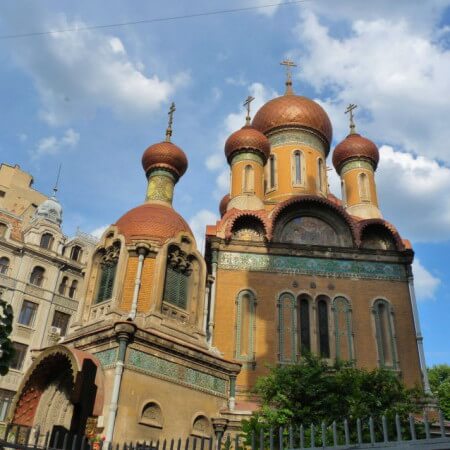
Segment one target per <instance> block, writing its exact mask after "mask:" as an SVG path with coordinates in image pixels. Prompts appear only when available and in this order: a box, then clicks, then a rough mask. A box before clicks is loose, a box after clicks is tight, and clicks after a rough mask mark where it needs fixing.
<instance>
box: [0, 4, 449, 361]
mask: <svg viewBox="0 0 450 450" xmlns="http://www.w3.org/2000/svg"><path fill="white" fill-rule="evenodd" d="M268 3H274V2H271V1H264V0H228V1H227V2H224V1H221V2H220V1H201V0H198V1H197V0H193V1H190V2H181V1H175V0H166V1H160V0H152V1H151V2H150V1H143V0H135V1H133V2H124V1H115V0H109V1H108V2H100V1H98V2H92V1H78V2H71V1H58V2H55V1H48V0H42V1H40V2H31V1H30V2H25V1H21V0H17V1H15V2H2V3H1V4H0V37H1V36H5V35H11V34H21V33H28V32H35V31H47V30H59V29H66V28H77V27H78V28H79V27H84V26H92V25H102V24H108V23H118V22H127V21H136V20H142V19H152V18H159V17H170V16H180V15H184V14H193V13H197V12H200V13H201V12H207V11H214V10H222V9H230V8H240V7H248V6H258V5H265V4H268ZM449 47H450V0H428V1H427V2H419V1H416V2H411V0H397V1H396V2H392V1H390V0H377V1H375V2H361V1H358V0H341V1H339V2H336V1H335V0H310V1H305V2H303V3H299V4H296V5H285V6H281V7H271V8H263V9H259V10H252V11H247V12H240V13H230V14H222V15H214V16H208V17H197V18H190V19H185V20H172V21H165V22H158V23H151V24H141V25H133V26H126V27H117V28H102V29H94V30H88V31H78V32H71V33H58V34H52V35H46V36H34V37H26V38H25V37H23V38H15V39H0V67H1V69H0V99H1V101H2V107H1V108H0V152H1V160H2V161H3V162H6V163H9V164H16V163H17V164H19V165H20V166H21V167H22V168H23V169H24V170H26V171H29V172H31V173H32V174H33V175H34V178H35V187H36V188H37V189H39V190H42V191H44V192H46V193H50V192H51V189H52V185H53V183H54V180H55V177H56V172H57V168H58V165H59V164H60V163H62V165H63V168H62V177H61V184H60V191H59V198H60V200H61V202H62V204H63V206H64V230H65V232H66V233H67V234H71V233H73V232H74V231H75V230H76V228H77V227H80V228H81V229H83V230H84V231H88V232H97V233H98V232H99V230H101V229H102V227H104V226H106V225H108V224H110V223H113V222H115V221H116V220H117V219H118V218H119V217H120V216H121V215H122V214H123V213H124V212H125V211H127V210H128V209H130V208H131V207H133V206H135V205H137V204H139V203H140V202H142V200H143V198H144V194H145V188H146V180H145V176H144V173H143V171H142V169H141V166H140V158H141V155H142V152H143V151H144V150H145V148H146V147H147V146H148V145H150V144H152V143H154V142H157V141H160V140H162V139H163V137H164V131H165V127H166V123H167V109H168V106H169V104H170V102H171V101H175V102H176V105H177V111H176V113H175V118H174V134H173V141H174V142H175V143H177V144H178V145H180V146H181V147H182V148H183V149H184V150H185V152H186V154H187V155H188V158H189V169H188V172H187V174H186V175H185V176H184V177H183V178H182V180H181V181H180V182H179V184H178V185H177V188H176V196H175V207H176V209H177V210H178V211H179V212H180V213H181V214H182V215H183V216H184V217H186V218H187V219H188V220H189V222H190V223H191V226H192V228H193V230H194V232H195V233H196V235H197V236H201V233H202V231H203V229H204V225H205V224H206V223H207V222H209V223H212V222H213V221H214V220H215V217H216V216H217V205H218V203H219V201H220V198H221V197H222V196H223V194H224V193H225V192H226V191H227V183H228V168H227V166H226V163H225V159H224V157H223V144H224V141H225V139H226V137H227V135H228V134H230V133H231V132H232V131H234V130H235V129H237V128H238V127H240V126H242V124H243V121H244V112H243V110H242V107H241V104H242V102H243V100H244V99H245V98H246V97H247V95H249V94H251V95H253V96H254V97H256V100H255V102H254V106H255V107H256V108H257V107H259V106H260V105H261V104H262V103H263V102H264V101H267V100H268V99H270V98H271V97H273V96H276V95H277V94H280V93H281V92H282V91H283V80H284V73H283V71H282V69H281V67H280V65H279V62H280V61H281V60H282V59H284V58H285V57H291V58H293V59H295V60H296V61H297V62H298V68H297V69H296V70H295V72H294V86H295V90H296V92H297V93H300V94H302V95H306V96H309V97H311V98H314V99H316V100H317V101H319V102H320V103H321V104H322V105H323V106H324V107H325V109H326V110H327V112H328V113H329V115H330V117H331V120H332V122H333V126H334V144H336V143H337V142H339V140H341V139H342V138H343V137H345V135H346V132H347V121H346V117H345V115H344V114H343V110H344V109H345V106H346V105H347V104H348V103H350V102H352V103H357V104H358V105H359V108H358V111H357V115H356V122H357V129H358V131H360V132H361V133H362V134H364V135H366V136H367V137H369V138H370V139H372V140H374V141H375V142H376V143H377V145H378V146H379V147H380V153H381V162H380V166H379V169H378V171H377V184H378V193H379V197H380V204H381V208H382V211H383V214H384V216H385V218H386V219H387V220H389V221H391V222H392V223H394V224H395V225H396V226H397V227H398V229H399V231H400V232H401V234H402V236H403V237H405V238H408V239H410V240H411V241H412V243H413V245H414V248H415V251H416V262H415V265H414V270H415V278H416V289H417V295H418V298H419V309H420V313H421V320H422V327H423V332H424V335H425V349H426V354H427V362H428V364H435V363H441V362H446V363H450V347H449V342H450V327H448V325H447V324H448V319H449V315H450V295H449V293H448V292H449V287H450V283H449V281H448V280H449V273H450V268H449V265H448V264H447V258H446V257H447V255H448V254H449V251H450V196H449V195H448V192H449V190H450V167H449V163H450V147H449V146H448V142H449V141H450V127H449V126H448V121H449V117H450V101H449V98H450V97H449V93H450V77H449V76H448V74H449V73H450V50H449ZM329 164H330V165H331V161H329ZM330 175H331V176H330V186H331V189H332V191H333V192H334V193H335V194H336V195H339V184H338V179H337V176H336V175H335V174H334V172H330ZM200 240H201V238H199V241H200ZM199 243H200V244H201V242H199Z"/></svg>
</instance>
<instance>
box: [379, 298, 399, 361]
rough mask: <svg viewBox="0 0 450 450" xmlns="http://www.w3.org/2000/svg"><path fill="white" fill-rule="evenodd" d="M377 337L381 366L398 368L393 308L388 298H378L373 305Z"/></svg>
mask: <svg viewBox="0 0 450 450" xmlns="http://www.w3.org/2000/svg"><path fill="white" fill-rule="evenodd" d="M373 312H374V315H375V329H376V337H377V347H378V358H379V362H380V366H381V367H390V368H396V366H397V362H396V357H395V356H396V349H395V337H394V329H393V324H392V308H391V306H390V304H389V303H388V302H387V301H386V300H377V301H376V302H375V304H374V307H373Z"/></svg>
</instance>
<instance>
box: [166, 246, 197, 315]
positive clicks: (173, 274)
mask: <svg viewBox="0 0 450 450" xmlns="http://www.w3.org/2000/svg"><path fill="white" fill-rule="evenodd" d="M191 273H192V261H191V260H190V258H189V257H188V255H186V253H184V252H183V251H181V250H180V249H179V248H178V247H176V246H173V247H171V248H170V249H169V254H168V256H167V266H166V279H165V283H164V301H165V302H168V303H171V304H172V305H175V306H177V307H178V308H182V309H187V304H188V294H189V284H190V279H191Z"/></svg>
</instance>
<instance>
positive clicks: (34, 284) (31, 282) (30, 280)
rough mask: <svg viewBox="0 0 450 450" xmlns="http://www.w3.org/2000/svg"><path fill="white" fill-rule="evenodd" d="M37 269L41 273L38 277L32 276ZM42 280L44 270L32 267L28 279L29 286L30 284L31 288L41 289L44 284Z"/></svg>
mask: <svg viewBox="0 0 450 450" xmlns="http://www.w3.org/2000/svg"><path fill="white" fill-rule="evenodd" d="M37 269H42V273H41V274H40V275H34V274H35V271H36V270H37ZM36 277H38V278H36ZM35 279H36V280H37V281H38V283H35V282H34V281H33V280H35ZM44 279H45V268H44V267H42V266H34V267H33V270H32V271H31V273H30V277H29V284H32V285H33V286H36V287H42V285H43V284H44Z"/></svg>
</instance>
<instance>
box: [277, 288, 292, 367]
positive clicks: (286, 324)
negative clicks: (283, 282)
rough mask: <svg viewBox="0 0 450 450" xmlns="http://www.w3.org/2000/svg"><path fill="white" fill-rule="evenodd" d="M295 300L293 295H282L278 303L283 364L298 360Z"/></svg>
mask: <svg viewBox="0 0 450 450" xmlns="http://www.w3.org/2000/svg"><path fill="white" fill-rule="evenodd" d="M295 328H296V318H295V299H294V296H293V295H292V294H289V293H285V294H281V296H280V299H279V301H278V330H279V359H280V362H282V363H293V362H295V361H296V360H297V354H296V343H295Z"/></svg>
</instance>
